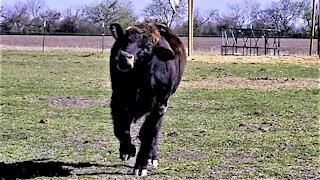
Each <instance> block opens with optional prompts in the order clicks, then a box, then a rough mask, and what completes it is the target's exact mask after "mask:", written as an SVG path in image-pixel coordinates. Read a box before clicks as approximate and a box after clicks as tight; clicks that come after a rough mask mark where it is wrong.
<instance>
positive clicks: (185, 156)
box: [168, 149, 209, 161]
mask: <svg viewBox="0 0 320 180" xmlns="http://www.w3.org/2000/svg"><path fill="white" fill-rule="evenodd" d="M208 158H209V155H208V154H207V153H206V152H203V151H199V150H194V151H191V150H184V149H178V150H177V151H174V152H172V153H171V154H170V155H169V156H168V159H169V160H171V161H199V160H205V159H208Z"/></svg>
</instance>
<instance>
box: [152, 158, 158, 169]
mask: <svg viewBox="0 0 320 180" xmlns="http://www.w3.org/2000/svg"><path fill="white" fill-rule="evenodd" d="M158 165H159V162H158V160H153V161H152V167H153V168H154V169H158Z"/></svg>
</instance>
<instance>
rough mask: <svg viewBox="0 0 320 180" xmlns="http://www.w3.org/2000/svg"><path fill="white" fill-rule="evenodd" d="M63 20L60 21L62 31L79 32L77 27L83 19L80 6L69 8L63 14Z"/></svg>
mask: <svg viewBox="0 0 320 180" xmlns="http://www.w3.org/2000/svg"><path fill="white" fill-rule="evenodd" d="M61 16H62V20H61V22H60V29H59V31H61V32H68V33H75V32H77V30H78V28H79V27H77V26H78V25H79V23H80V21H81V9H80V8H67V9H66V10H65V11H64V12H62V14H61Z"/></svg>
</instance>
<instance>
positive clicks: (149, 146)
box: [134, 109, 163, 176]
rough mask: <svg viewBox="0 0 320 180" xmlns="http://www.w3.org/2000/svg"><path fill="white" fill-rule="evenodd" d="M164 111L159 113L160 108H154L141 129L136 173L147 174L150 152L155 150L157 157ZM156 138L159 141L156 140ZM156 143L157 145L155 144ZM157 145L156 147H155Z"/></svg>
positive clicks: (135, 167)
mask: <svg viewBox="0 0 320 180" xmlns="http://www.w3.org/2000/svg"><path fill="white" fill-rule="evenodd" d="M162 116H163V113H159V109H156V110H153V111H152V112H151V113H150V115H149V116H148V117H147V118H146V120H145V122H144V123H143V125H142V127H141V130H140V134H139V136H140V141H141V147H140V150H139V153H138V156H137V159H136V164H135V166H134V174H135V175H137V176H138V175H141V176H146V175H147V172H148V171H147V165H148V159H149V156H150V154H153V153H152V151H154V152H155V153H156V154H153V155H155V157H154V158H157V154H158V147H157V146H158V142H157V141H158V137H157V136H159V131H160V129H161V125H162ZM154 138H156V139H157V141H154ZM153 145H155V146H156V147H155V146H153ZM153 147H155V148H153Z"/></svg>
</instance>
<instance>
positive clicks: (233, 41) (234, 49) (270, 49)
mask: <svg viewBox="0 0 320 180" xmlns="http://www.w3.org/2000/svg"><path fill="white" fill-rule="evenodd" d="M279 53H280V31H279V30H275V29H236V28H230V29H223V30H222V37H221V55H262V54H264V55H267V54H273V55H279Z"/></svg>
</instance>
